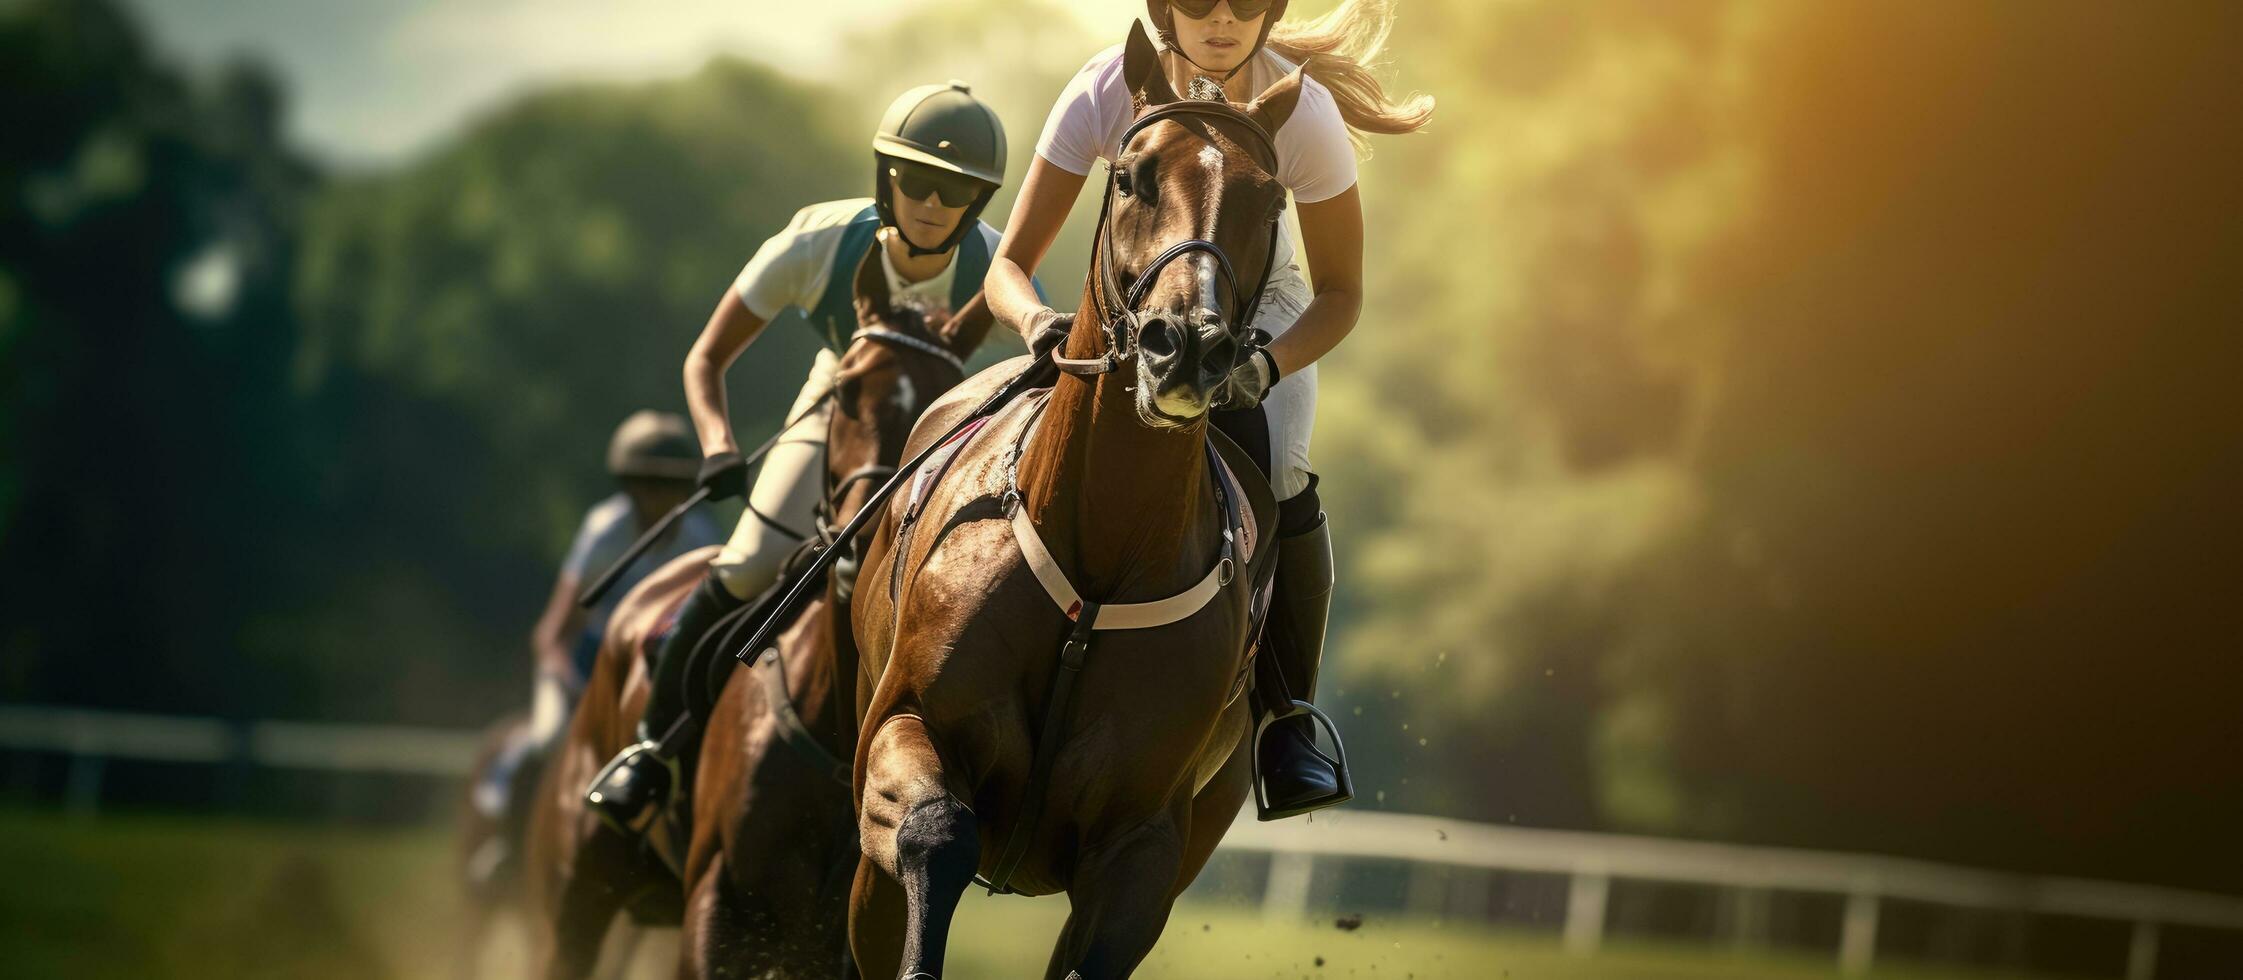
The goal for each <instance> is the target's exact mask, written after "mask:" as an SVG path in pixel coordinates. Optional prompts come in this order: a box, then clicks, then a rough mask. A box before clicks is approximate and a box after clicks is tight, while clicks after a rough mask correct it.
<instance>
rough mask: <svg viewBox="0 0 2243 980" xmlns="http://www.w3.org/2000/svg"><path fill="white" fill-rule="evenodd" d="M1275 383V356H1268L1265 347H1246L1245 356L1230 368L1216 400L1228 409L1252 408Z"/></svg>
mask: <svg viewBox="0 0 2243 980" xmlns="http://www.w3.org/2000/svg"><path fill="white" fill-rule="evenodd" d="M1276 383H1277V358H1275V357H1272V356H1270V352H1269V348H1267V347H1252V348H1248V349H1247V351H1246V356H1245V357H1243V358H1240V359H1239V362H1238V365H1237V366H1236V367H1233V368H1231V376H1230V379H1229V381H1227V382H1226V383H1225V384H1224V385H1223V393H1222V397H1221V398H1220V399H1219V400H1218V401H1219V403H1220V404H1221V405H1222V407H1223V408H1225V409H1229V410H1237V409H1242V408H1253V407H1254V406H1256V405H1259V404H1261V403H1262V399H1263V398H1265V397H1268V395H1269V389H1270V386H1271V385H1274V384H1276Z"/></svg>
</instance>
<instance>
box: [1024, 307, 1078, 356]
mask: <svg viewBox="0 0 2243 980" xmlns="http://www.w3.org/2000/svg"><path fill="white" fill-rule="evenodd" d="M1029 323H1030V324H1032V326H1030V327H1029V328H1028V353H1030V354H1033V355H1035V356H1037V357H1039V358H1040V357H1043V356H1044V354H1045V353H1047V352H1049V351H1054V350H1058V349H1059V345H1061V344H1064V343H1066V342H1067V335H1068V334H1070V333H1073V332H1074V330H1075V315H1074V314H1072V313H1061V312H1059V311H1058V310H1052V309H1046V310H1043V311H1040V312H1038V313H1037V314H1036V315H1035V316H1033V317H1030V318H1029Z"/></svg>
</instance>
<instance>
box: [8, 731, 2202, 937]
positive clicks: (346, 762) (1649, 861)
mask: <svg viewBox="0 0 2243 980" xmlns="http://www.w3.org/2000/svg"><path fill="white" fill-rule="evenodd" d="M478 740H479V736H478V735H477V734H476V733H474V732H458V731H438V730H430V729H422V728H404V727H395V726H384V725H340V724H318V723H304V722H279V721H259V722H251V723H246V724H230V723H227V722H224V721H219V720H216V719H209V718H180V717H171V716H162V715H142V714H126V713H116V712H95V711H79V710H70V709H54V708H35V707H28V706H11V705H0V751H6V750H14V751H33V752H48V753H56V754H60V755H63V756H66V757H68V758H69V760H70V771H69V777H68V782H67V787H68V788H67V790H66V795H67V798H68V800H69V802H70V804H71V805H72V806H73V807H76V808H82V809H90V808H92V807H93V806H95V805H97V804H98V802H99V796H100V783H101V778H102V771H103V763H104V760H107V759H130V760H145V761H156V762H179V763H204V764H224V763H241V762H247V763H248V764H250V765H253V766H259V767H270V768H281V769H305V770H324V771H343V772H379V773H404V774H419V775H427V776H434V777H444V778H456V777H459V776H463V775H465V774H466V772H467V771H468V769H469V767H470V766H471V765H472V764H473V762H474V758H475V752H476V748H477V744H478ZM1223 848H1224V849H1225V850H1231V851H1252V852H1265V853H1267V854H1268V855H1269V872H1268V879H1267V881H1266V882H1265V884H1264V887H1263V890H1262V909H1263V914H1264V915H1266V916H1269V917H1272V918H1285V917H1296V918H1297V917H1300V916H1305V915H1306V914H1307V913H1308V900H1309V886H1310V882H1311V880H1312V878H1313V875H1314V870H1315V866H1316V863H1317V862H1319V861H1344V860H1348V859H1375V860H1383V861H1393V862H1400V863H1403V864H1405V865H1407V866H1408V867H1409V868H1410V869H1411V871H1410V876H1411V881H1410V886H1409V888H1408V895H1409V896H1410V898H1409V902H1410V904H1412V905H1415V906H1421V907H1423V906H1442V905H1445V904H1446V900H1447V897H1448V894H1449V885H1448V884H1447V883H1446V882H1447V880H1448V879H1449V878H1450V877H1451V876H1452V875H1453V874H1454V872H1455V870H1457V869H1462V870H1463V871H1465V872H1467V873H1478V874H1481V875H1485V874H1488V873H1493V872H1529V873H1538V874H1548V875H1556V876H1562V877H1564V878H1565V879H1566V881H1567V892H1566V903H1565V918H1564V925H1563V935H1564V942H1565V944H1566V946H1567V947H1568V948H1569V949H1572V950H1573V951H1575V952H1578V953H1582V954H1590V953H1593V952H1595V951H1596V949H1597V947H1598V945H1599V944H1600V943H1601V942H1602V941H1603V937H1604V930H1605V924H1606V921H1607V915H1606V900H1607V898H1608V896H1609V894H1610V888H1611V883H1612V882H1613V881H1614V880H1615V879H1627V880H1639V881H1653V882H1671V883H1686V884H1696V885H1704V886H1710V887H1714V888H1719V889H1723V890H1725V891H1728V892H1730V893H1732V894H1733V897H1734V898H1735V910H1736V914H1735V915H1734V916H1733V922H1734V928H1735V930H1736V931H1737V932H1738V934H1739V936H1740V938H1742V939H1744V940H1746V941H1750V940H1751V939H1752V938H1753V937H1754V935H1755V934H1756V933H1757V932H1760V931H1764V930H1765V927H1766V922H1767V917H1768V911H1767V910H1768V902H1769V897H1770V893H1771V892H1774V891H1792V892H1808V893H1822V894H1830V895H1838V896H1843V897H1844V899H1845V905H1844V912H1843V916H1842V920H1841V926H1840V931H1839V944H1838V960H1839V963H1840V964H1841V966H1842V967H1843V968H1844V970H1845V971H1846V972H1848V973H1860V972H1863V971H1866V970H1867V969H1868V968H1869V966H1870V963H1871V961H1872V959H1873V958H1874V955H1875V952H1876V949H1877V928H1878V913H1879V907H1880V904H1881V903H1882V902H1883V901H1885V900H1887V899H1901V900H1910V901H1917V902H1928V903H1933V904H1938V905H1946V906H1953V907H1957V908H1967V909H1988V910H2004V911H2016V912H2025V913H2032V914H2043V915H2061V916H2073V917H2078V918H2084V919H2100V920H2108V921H2115V922H2120V923H2127V924H2130V926H2131V933H2130V938H2129V941H2128V947H2127V957H2126V968H2125V969H2126V973H2125V975H2126V977H2127V978H2128V980H2150V978H2152V977H2154V976H2155V974H2156V969H2157V958H2158V936H2159V929H2160V928H2161V927H2164V926H2194V927H2201V928H2208V929H2218V930H2230V931H2236V932H2243V899H2238V898H2233V897H2227V896H2221V895H2210V894H2204V893H2199V892H2188V891H2181V890H2177V889H2170V888H2159V887H2152V886H2145V885H2129V884H2119V883H2115V882H2106V881H2086V880H2081V879H2073V878H2049V877H2031V876H2024V875H2012V874H2002V873H1997V872H1990V871H1982V870H1977V869H1972V868H1962V867H1956V866H1953V865H1944V864H1935V863H1931V862H1927V861H1914V860H1908V859H1904V858H1893V857H1882V856H1877V855H1866V854H1836V853H1829V852H1821V851H1803V850H1792V849H1787V848H1774V847H1746V846H1741V845H1735V844H1714V843H1705V842H1699V841H1682V840H1667V839H1660V838H1652V837H1632V836H1625V835H1618V834H1592V833H1578V832H1572V831H1559V830H1537V829H1531V828H1523V827H1510V826H1500V825H1490V824H1478V823H1471V822H1467V821H1460V820H1448V819H1443V818H1439V817H1427V816H1417V815H1411V814H1399V813H1380V812H1375V811H1365V810H1349V809H1346V808H1341V809H1339V810H1336V811H1325V812H1323V813H1319V814H1316V815H1315V817H1314V819H1310V820H1303V819H1294V820H1283V821H1277V822H1273V823H1261V822H1257V821H1256V820H1254V819H1253V815H1252V813H1251V812H1248V813H1247V814H1245V815H1243V816H1242V817H1241V819H1240V820H1239V821H1238V823H1236V824H1235V825H1233V826H1232V828H1231V831H1230V833H1229V835H1228V836H1227V837H1226V838H1225V839H1224V841H1223ZM1465 880H1470V879H1469V878H1467V879H1465ZM1482 880H1483V881H1484V878H1483V879H1482ZM1484 896H1485V893H1484V891H1483V892H1482V893H1481V897H1482V898H1483V899H1484ZM1467 904H1469V903H1467Z"/></svg>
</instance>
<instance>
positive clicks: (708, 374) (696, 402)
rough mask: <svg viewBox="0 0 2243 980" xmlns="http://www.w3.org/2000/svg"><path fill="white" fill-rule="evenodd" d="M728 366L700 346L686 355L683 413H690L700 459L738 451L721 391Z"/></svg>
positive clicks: (729, 410)
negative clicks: (698, 443) (698, 439)
mask: <svg viewBox="0 0 2243 980" xmlns="http://www.w3.org/2000/svg"><path fill="white" fill-rule="evenodd" d="M730 366H731V364H730V362H729V361H723V362H720V361H718V360H717V359H716V358H714V357H711V356H709V355H708V354H707V353H705V352H703V351H702V350H701V348H700V346H699V345H695V346H694V349H693V352H692V353H690V354H687V355H685V404H686V410H687V411H689V412H691V413H693V431H694V432H695V433H697V434H698V435H699V436H700V438H701V455H703V456H714V455H716V454H718V453H736V452H739V451H740V443H739V440H737V439H734V438H733V437H732V412H731V406H730V404H729V402H728V400H727V398H726V397H725V392H724V369H725V368H727V367H730Z"/></svg>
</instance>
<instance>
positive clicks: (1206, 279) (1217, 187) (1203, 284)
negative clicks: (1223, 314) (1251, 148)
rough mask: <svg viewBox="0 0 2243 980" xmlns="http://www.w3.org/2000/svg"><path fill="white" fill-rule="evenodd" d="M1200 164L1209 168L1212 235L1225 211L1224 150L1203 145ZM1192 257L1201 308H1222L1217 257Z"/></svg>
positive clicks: (1209, 227) (1209, 229)
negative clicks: (1217, 291)
mask: <svg viewBox="0 0 2243 980" xmlns="http://www.w3.org/2000/svg"><path fill="white" fill-rule="evenodd" d="M1199 165H1200V166H1202V167H1206V168H1207V187H1208V189H1209V190H1210V191H1211V192H1212V193H1210V194H1209V195H1208V197H1209V198H1210V202H1211V203H1210V207H1209V208H1208V209H1207V236H1208V237H1212V236H1213V235H1214V233H1215V221H1216V219H1217V218H1219V217H1221V216H1222V213H1223V195H1222V186H1223V151H1222V150H1221V149H1220V148H1219V147H1217V146H1216V145H1215V144H1214V143H1207V144H1204V145H1202V146H1201V147H1200V148H1199ZM1191 257H1192V258H1193V259H1196V260H1197V261H1196V262H1195V263H1193V265H1194V268H1195V270H1196V271H1197V273H1198V278H1199V305H1200V308H1201V309H1207V310H1217V309H1221V307H1219V306H1217V305H1216V296H1215V257H1214V256H1213V255H1209V254H1207V253H1206V252H1194V253H1192V256H1191Z"/></svg>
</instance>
